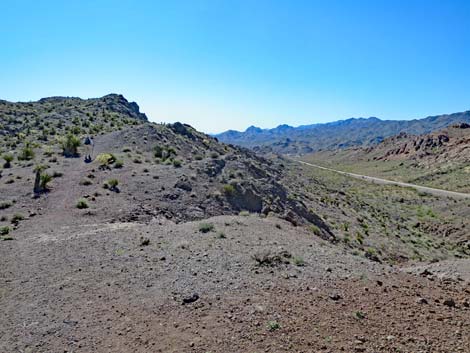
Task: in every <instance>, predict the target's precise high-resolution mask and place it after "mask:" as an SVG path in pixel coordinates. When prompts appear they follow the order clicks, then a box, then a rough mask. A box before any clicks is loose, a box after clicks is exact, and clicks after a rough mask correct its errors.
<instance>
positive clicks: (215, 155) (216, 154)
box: [211, 152, 219, 159]
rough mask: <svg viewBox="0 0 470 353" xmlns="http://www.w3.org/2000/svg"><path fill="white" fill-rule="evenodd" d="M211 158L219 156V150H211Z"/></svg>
mask: <svg viewBox="0 0 470 353" xmlns="http://www.w3.org/2000/svg"><path fill="white" fill-rule="evenodd" d="M211 158H212V159H216V158H219V154H218V153H217V152H211Z"/></svg>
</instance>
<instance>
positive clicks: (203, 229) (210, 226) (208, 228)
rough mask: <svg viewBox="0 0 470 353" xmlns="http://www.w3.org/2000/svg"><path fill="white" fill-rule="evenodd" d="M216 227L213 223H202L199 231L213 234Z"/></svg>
mask: <svg viewBox="0 0 470 353" xmlns="http://www.w3.org/2000/svg"><path fill="white" fill-rule="evenodd" d="M214 228H215V227H214V225H213V224H212V223H201V224H200V225H199V231H200V232H201V233H209V232H212V231H213V230H214Z"/></svg>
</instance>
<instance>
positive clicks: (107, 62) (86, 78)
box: [0, 0, 470, 132]
mask: <svg viewBox="0 0 470 353" xmlns="http://www.w3.org/2000/svg"><path fill="white" fill-rule="evenodd" d="M468 18H470V1H432V0H426V1H417V0H408V1H399V0H396V1H381V0H375V1H360V0H357V1H346V0H345V1H326V0H325V1H314V0H305V1H300V0H299V1H295V0H292V1H280V0H279V1H275V0H271V1H265V0H257V1H253V0H246V1H244V0H240V1H224V0H192V1H178V0H172V1H136V0H134V1H117V0H114V1H107V0H106V1H105V0H94V1H89V0H81V1H63V0H61V1H47V0H43V1H39V0H36V1H22V0H0V38H1V39H2V40H1V42H2V45H1V49H0V98H1V99H7V100H13V101H28V100H36V99H39V98H41V97H45V96H52V95H64V96H80V97H84V98H87V97H97V96H102V95H105V94H107V93H111V92H115V93H122V94H124V95H125V96H126V97H127V98H128V99H130V100H135V101H136V102H137V103H139V105H140V106H141V110H143V111H144V112H146V113H147V115H148V116H149V117H150V118H151V120H153V121H157V122H160V121H168V122H171V121H183V122H187V123H189V124H191V125H193V126H195V127H196V128H198V129H201V130H203V131H205V132H219V131H223V130H226V129H245V128H246V127H248V126H249V125H256V126H261V127H274V126H277V125H279V124H282V123H287V124H290V125H300V124H311V123H318V122H327V121H333V120H338V119H344V118H349V117H353V116H354V117H360V116H363V117H368V116H377V117H379V118H382V119H411V118H420V117H424V116H427V115H434V114H440V113H451V112H456V111H462V110H467V109H470V64H469V62H470V61H469V57H470V26H469V25H468Z"/></svg>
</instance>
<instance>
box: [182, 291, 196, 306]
mask: <svg viewBox="0 0 470 353" xmlns="http://www.w3.org/2000/svg"><path fill="white" fill-rule="evenodd" d="M198 299H199V294H197V293H193V295H191V296H189V297H184V298H183V305H184V304H191V303H194V302H195V301H197V300H198Z"/></svg>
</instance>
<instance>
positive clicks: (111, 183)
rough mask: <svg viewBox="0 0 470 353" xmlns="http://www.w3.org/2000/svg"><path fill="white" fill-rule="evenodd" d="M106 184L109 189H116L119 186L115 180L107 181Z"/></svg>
mask: <svg viewBox="0 0 470 353" xmlns="http://www.w3.org/2000/svg"><path fill="white" fill-rule="evenodd" d="M107 184H108V186H109V189H110V190H112V189H116V187H117V186H118V185H119V181H118V180H117V179H109V180H108V181H107Z"/></svg>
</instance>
